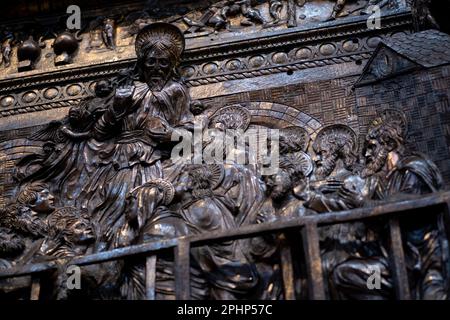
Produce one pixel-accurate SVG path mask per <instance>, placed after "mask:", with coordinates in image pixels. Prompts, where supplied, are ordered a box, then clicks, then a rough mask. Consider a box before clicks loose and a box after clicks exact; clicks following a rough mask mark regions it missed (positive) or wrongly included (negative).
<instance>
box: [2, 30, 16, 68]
mask: <svg viewBox="0 0 450 320" xmlns="http://www.w3.org/2000/svg"><path fill="white" fill-rule="evenodd" d="M13 41H14V34H13V33H12V32H10V31H5V36H4V38H3V42H2V46H1V53H2V56H1V58H2V62H3V63H4V65H5V67H6V68H8V67H9V66H10V65H11V52H12V43H13Z"/></svg>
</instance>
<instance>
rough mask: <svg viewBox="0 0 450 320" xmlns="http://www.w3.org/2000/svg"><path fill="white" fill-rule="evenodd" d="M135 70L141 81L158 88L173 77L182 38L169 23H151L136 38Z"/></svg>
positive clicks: (179, 54)
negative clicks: (136, 69)
mask: <svg viewBox="0 0 450 320" xmlns="http://www.w3.org/2000/svg"><path fill="white" fill-rule="evenodd" d="M135 46H136V56H137V68H138V72H139V77H140V80H141V81H144V82H146V83H147V84H148V85H149V86H151V87H153V86H160V85H161V84H162V83H165V82H166V81H167V80H168V79H169V78H170V77H172V76H173V73H174V71H175V68H176V67H178V65H179V63H180V59H181V55H182V53H183V51H184V46H185V42H184V36H183V34H182V33H181V31H180V30H179V29H178V28H177V27H175V26H174V25H171V24H169V23H153V24H150V25H148V26H146V27H144V28H143V29H142V30H141V31H140V32H139V33H138V35H137V37H136V44H135Z"/></svg>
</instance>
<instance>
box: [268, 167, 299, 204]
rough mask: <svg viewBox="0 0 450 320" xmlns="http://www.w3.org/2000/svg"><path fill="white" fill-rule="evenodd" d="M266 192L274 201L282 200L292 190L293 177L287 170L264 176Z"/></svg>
mask: <svg viewBox="0 0 450 320" xmlns="http://www.w3.org/2000/svg"><path fill="white" fill-rule="evenodd" d="M263 179H264V182H265V184H266V194H267V196H269V197H270V198H272V199H273V200H274V201H280V200H282V199H283V198H284V197H286V196H287V195H288V194H289V192H291V191H292V187H293V185H292V179H291V177H290V174H289V172H288V171H286V170H278V172H277V173H276V174H274V175H271V176H263Z"/></svg>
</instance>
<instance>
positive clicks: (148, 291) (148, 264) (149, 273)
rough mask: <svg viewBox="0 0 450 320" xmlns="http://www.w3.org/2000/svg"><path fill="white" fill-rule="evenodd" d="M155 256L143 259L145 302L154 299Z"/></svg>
mask: <svg viewBox="0 0 450 320" xmlns="http://www.w3.org/2000/svg"><path fill="white" fill-rule="evenodd" d="M155 290H156V255H152V256H149V257H147V258H146V259H145V296H146V299H147V300H155V298H156V292H155Z"/></svg>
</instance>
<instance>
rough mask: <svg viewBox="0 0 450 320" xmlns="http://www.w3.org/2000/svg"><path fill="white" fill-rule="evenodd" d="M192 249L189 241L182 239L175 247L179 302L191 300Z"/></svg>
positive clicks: (176, 283) (176, 284)
mask: <svg viewBox="0 0 450 320" xmlns="http://www.w3.org/2000/svg"><path fill="white" fill-rule="evenodd" d="M190 247H191V244H190V242H189V239H187V238H180V239H179V241H178V245H177V246H176V247H175V272H174V273H175V296H176V299H177V300H190V299H191V292H190V290H191V287H190Z"/></svg>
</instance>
